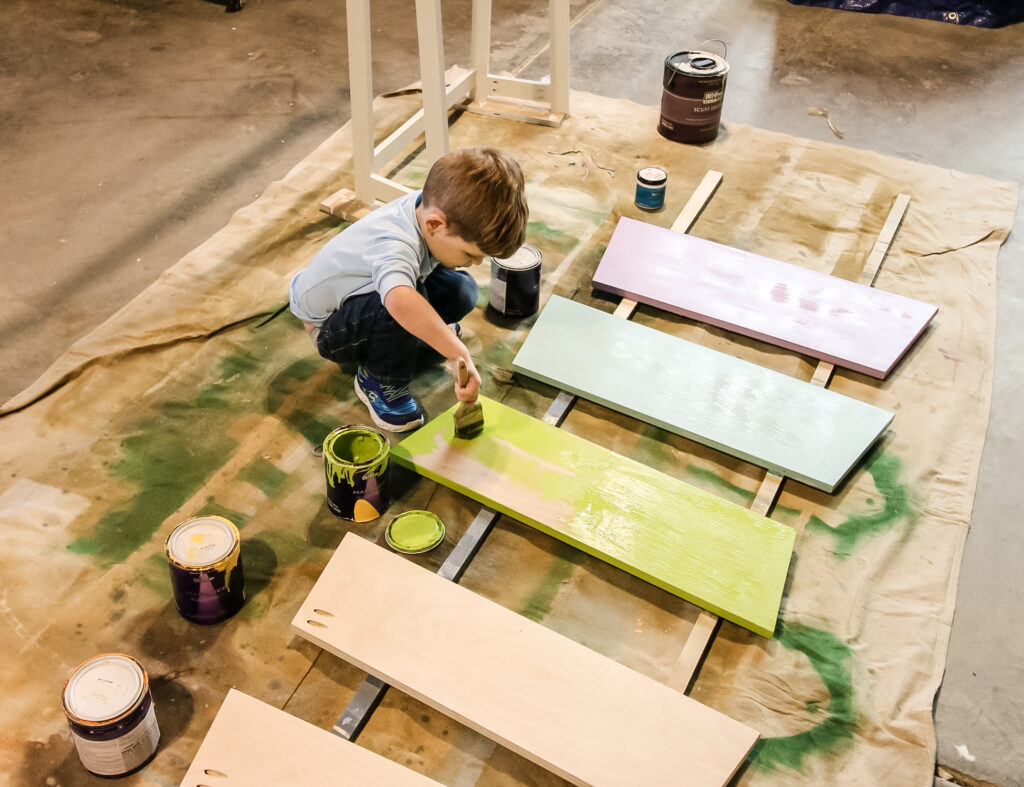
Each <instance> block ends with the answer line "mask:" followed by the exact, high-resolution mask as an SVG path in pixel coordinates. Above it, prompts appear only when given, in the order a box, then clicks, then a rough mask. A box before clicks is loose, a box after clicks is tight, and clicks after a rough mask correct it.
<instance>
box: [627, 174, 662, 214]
mask: <svg viewBox="0 0 1024 787" xmlns="http://www.w3.org/2000/svg"><path fill="white" fill-rule="evenodd" d="M667 183H668V173H667V172H665V170H663V169H662V168H661V167H644V168H643V169H642V170H640V171H639V172H638V173H636V198H635V199H634V203H635V204H636V206H637V207H638V208H640V209H641V210H650V211H654V210H661V209H662V208H663V207H665V186H666V184H667Z"/></svg>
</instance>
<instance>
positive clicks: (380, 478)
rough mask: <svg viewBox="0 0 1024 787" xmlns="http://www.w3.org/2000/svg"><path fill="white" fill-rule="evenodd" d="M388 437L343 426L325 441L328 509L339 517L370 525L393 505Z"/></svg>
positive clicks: (369, 427) (371, 428)
mask: <svg viewBox="0 0 1024 787" xmlns="http://www.w3.org/2000/svg"><path fill="white" fill-rule="evenodd" d="M390 453H391V446H390V444H389V443H388V438H387V436H386V435H385V434H384V433H383V432H382V431H380V430H379V429H375V428H374V427H372V426H341V427H338V428H337V429H335V430H334V431H333V432H331V433H330V434H329V435H327V437H326V438H324V472H325V473H326V475H327V507H328V508H330V509H331V511H332V512H333V513H334V515H335V516H339V517H341V518H342V519H348V520H349V521H352V522H369V521H370V520H371V519H376V518H377V517H379V516H380V515H381V514H382V513H384V511H385V510H386V509H387V507H388V506H389V505H390V504H391V495H390V485H389V480H388V459H389V457H390Z"/></svg>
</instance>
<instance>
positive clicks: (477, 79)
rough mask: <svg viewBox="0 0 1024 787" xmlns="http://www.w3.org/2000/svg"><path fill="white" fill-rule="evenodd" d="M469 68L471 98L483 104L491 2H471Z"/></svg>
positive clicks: (487, 89)
mask: <svg viewBox="0 0 1024 787" xmlns="http://www.w3.org/2000/svg"><path fill="white" fill-rule="evenodd" d="M471 36H472V39H473V40H472V41H471V58H472V62H471V64H470V68H472V69H473V75H474V77H473V98H474V99H476V100H477V101H480V102H484V101H486V100H487V94H488V93H490V92H491V90H490V80H489V79H488V75H489V73H490V69H491V0H473V25H472V33H471Z"/></svg>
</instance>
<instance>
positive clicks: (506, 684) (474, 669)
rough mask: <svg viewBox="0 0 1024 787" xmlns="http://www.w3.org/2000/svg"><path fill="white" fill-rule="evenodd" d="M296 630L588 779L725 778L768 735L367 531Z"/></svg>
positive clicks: (348, 545) (350, 537)
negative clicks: (376, 540) (377, 541)
mask: <svg viewBox="0 0 1024 787" xmlns="http://www.w3.org/2000/svg"><path fill="white" fill-rule="evenodd" d="M448 420H449V421H450V420H451V417H450V416H449V419H448ZM477 439H479V438H477ZM292 626H293V627H294V628H295V630H296V631H297V632H298V633H299V634H300V635H302V636H303V637H306V638H307V639H309V640H311V641H312V642H315V643H316V644H318V645H320V647H322V648H324V649H325V650H328V651H330V652H331V653H334V654H335V655H337V656H340V657H341V658H343V659H345V660H346V661H349V662H351V663H353V664H356V665H357V666H359V667H361V668H362V669H365V670H366V671H367V672H370V673H372V674H374V675H376V676H377V677H379V678H380V679H382V680H384V681H386V682H387V683H389V684H391V685H393V686H396V687H398V688H400V689H401V690H402V691H404V692H406V693H408V694H410V695H412V696H413V697H416V698H418V699H419V700H421V701H422V702H425V703H426V704H428V705H430V706H431V707H433V708H436V709H437V710H439V711H440V712H442V713H444V714H446V715H448V716H451V717H452V718H454V719H457V720H458V721H460V722H462V723H463V724H466V725H468V726H469V727H472V728H473V729H475V730H477V731H479V732H481V733H482V734H484V735H486V736H488V737H490V738H492V739H493V740H496V741H498V742H500V743H501V744H503V745H504V746H506V747H508V748H509V749H512V750H513V751H515V752H518V753H519V754H521V755H522V756H524V757H526V758H528V759H530V760H532V761H533V762H536V763H538V764H539V765H541V766H543V767H545V768H547V769H549V770H551V771H553V772H554V773H556V774H558V775H560V776H561V777H563V778H565V779H568V780H569V781H571V782H573V783H575V784H594V785H637V784H652V785H653V784H657V785H672V784H680V785H682V784H686V785H722V784H725V783H726V782H727V781H728V780H729V778H730V777H731V775H732V774H733V773H734V772H735V771H736V769H737V768H738V766H739V765H740V763H741V762H742V761H743V759H744V757H745V756H746V755H747V753H748V752H749V751H750V749H751V747H752V746H753V745H754V742H755V741H756V740H757V737H758V736H757V733H756V732H755V731H754V730H752V729H751V728H749V727H747V726H746V725H744V724H740V723H739V722H737V721H734V720H733V719H730V718H729V717H727V716H724V715H723V714H721V713H719V712H717V711H714V710H712V709H710V708H707V707H705V706H703V705H701V704H700V703H699V702H697V701H695V700H692V699H690V698H689V697H687V696H685V695H683V694H680V693H679V692H676V691H673V690H672V689H670V688H668V687H667V686H664V685H662V684H661V683H658V682H656V681H654V680H651V679H650V678H648V677H646V676H644V675H641V674H640V673H638V672H634V671H633V670H630V669H629V668H627V667H624V666H622V665H621V664H619V663H618V662H615V661H612V660H611V659H609V658H607V657H605V656H602V655H600V654H599V653H596V652H594V651H592V650H590V649H589V648H587V647H585V646H583V645H580V644H579V643H577V642H573V641H572V640H570V639H568V638H566V637H564V636H562V635H561V634H558V633H556V632H554V631H551V630H549V629H546V628H544V627H543V626H541V625H539V624H537V623H534V622H532V621H530V620H528V619H527V618H524V617H522V616H520V615H517V614H516V613H514V612H512V611H511V610H508V609H505V608H504V607H502V606H500V605H498V604H495V603H494V602H492V601H488V600H487V599H485V598H483V597H481V596H478V595H476V594H474V593H473V592H472V591H469V590H467V589H466V588H463V587H460V586H459V585H456V584H454V583H452V582H448V581H447V580H444V579H442V578H441V577H439V576H437V575H436V574H433V573H431V572H429V571H427V570H426V569H423V568H420V567H419V566H417V565H415V564H414V563H412V562H411V561H408V560H406V559H405V558H403V557H400V556H398V555H395V554H393V553H391V552H389V551H388V550H386V549H382V548H381V547H378V546H376V545H374V544H371V543H369V542H368V541H366V540H364V539H362V538H360V537H359V536H357V535H355V534H353V533H349V534H347V535H346V536H345V538H344V539H343V540H342V542H341V545H340V546H339V547H338V550H337V551H336V552H335V554H334V556H333V557H332V558H331V560H330V562H329V563H328V564H327V567H326V568H325V569H324V572H323V574H321V576H320V578H319V579H318V580H317V582H316V585H314V587H313V589H312V591H311V592H310V594H309V596H308V598H307V599H306V601H305V602H304V603H303V604H302V607H301V608H300V609H299V611H298V613H297V614H296V616H295V619H294V620H293V621H292Z"/></svg>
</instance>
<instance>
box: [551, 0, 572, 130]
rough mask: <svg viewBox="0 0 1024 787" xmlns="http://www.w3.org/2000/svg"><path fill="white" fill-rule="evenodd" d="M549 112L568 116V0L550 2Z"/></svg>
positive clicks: (552, 0)
mask: <svg viewBox="0 0 1024 787" xmlns="http://www.w3.org/2000/svg"><path fill="white" fill-rule="evenodd" d="M549 9H550V10H549V15H550V17H551V19H550V22H551V50H550V51H551V111H552V112H556V113H562V114H566V115H567V114H569V0H551V3H550V5H549Z"/></svg>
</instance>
